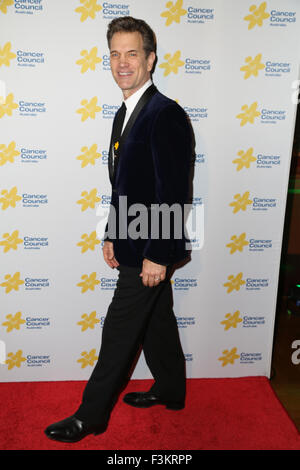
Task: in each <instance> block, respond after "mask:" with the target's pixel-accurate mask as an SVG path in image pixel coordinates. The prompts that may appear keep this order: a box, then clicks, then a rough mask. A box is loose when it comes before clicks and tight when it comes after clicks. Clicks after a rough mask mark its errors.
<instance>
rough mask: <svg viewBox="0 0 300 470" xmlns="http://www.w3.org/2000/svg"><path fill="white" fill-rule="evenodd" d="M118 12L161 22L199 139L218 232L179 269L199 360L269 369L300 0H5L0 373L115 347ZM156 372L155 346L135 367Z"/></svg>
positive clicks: (37, 373)
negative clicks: (110, 341) (106, 252)
mask: <svg viewBox="0 0 300 470" xmlns="http://www.w3.org/2000/svg"><path fill="white" fill-rule="evenodd" d="M120 15H131V16H134V17H138V18H143V19H145V20H146V21H147V22H148V23H149V24H150V25H151V26H152V28H153V29H154V31H155V32H156V34H157V38H158V64H157V68H156V71H155V74H154V83H155V84H156V85H157V87H158V88H159V90H160V91H161V92H162V93H164V94H166V95H167V96H169V97H171V98H172V99H175V100H178V102H179V104H180V105H181V106H183V107H184V108H185V110H186V112H187V113H188V114H189V116H190V118H191V121H192V124H193V128H194V132H195V137H196V163H195V177H194V204H195V205H200V206H201V207H202V208H203V209H204V215H205V217H204V221H205V223H204V243H203V246H202V244H201V242H199V246H200V247H201V246H202V247H201V249H197V241H196V243H195V250H194V251H193V255H192V262H190V263H189V264H187V265H186V266H184V267H183V268H181V269H180V270H177V271H176V272H175V274H174V276H173V278H172V282H173V288H174V310H175V314H176V317H177V321H178V326H179V332H180V337H181V340H182V345H183V349H184V353H185V356H186V365H187V375H188V377H237V376H254V375H265V376H269V373H270V362H271V352H272V339H273V326H274V317H275V306H276V294H277V284H278V271H279V262H280V252H281V243H282V231H283V223H284V213H285V204H286V194H287V184H288V174H289V166H290V156H291V146H292V139H293V131H294V124H295V110H296V102H295V99H294V100H293V99H292V93H293V89H292V86H294V85H295V80H297V79H298V78H299V77H298V73H299V48H300V43H299V36H300V4H299V1H298V0H284V1H283V0H269V1H267V2H259V3H257V4H253V3H252V0H226V1H225V0H213V1H208V0H183V1H177V2H175V1H174V2H166V0H153V1H151V2H149V1H146V0H129V1H128V2H126V3H118V2H111V3H109V2H101V0H80V1H79V0H64V1H59V0H22V1H18V0H15V1H14V0H0V74H1V77H0V79H1V82H0V96H1V98H0V99H1V104H0V206H1V209H0V213H1V222H0V224H1V225H0V227H1V230H0V250H1V251H0V256H1V258H0V302H1V303H0V339H1V343H0V346H1V347H0V351H1V352H0V356H1V357H0V359H1V361H2V364H1V365H0V375H1V381H7V382H9V381H37V380H41V381H43V380H85V379H87V378H88V377H89V376H90V374H91V371H92V368H93V366H94V364H95V360H96V357H97V355H98V352H99V346H100V341H101V331H102V330H101V328H102V325H103V320H104V317H105V314H106V310H107V307H108V305H109V302H110V300H111V297H112V293H113V288H114V286H115V282H116V278H117V273H116V272H115V271H113V270H110V268H108V267H107V266H106V265H105V264H104V261H103V260H102V252H101V244H100V241H99V240H98V239H97V237H96V233H95V231H96V228H97V224H98V222H99V216H98V215H97V208H98V207H100V208H104V207H106V208H107V207H108V205H109V200H110V184H109V179H108V170H107V150H108V145H109V139H110V131H111V125H112V119H113V116H114V113H115V111H116V110H117V109H118V107H119V105H120V103H121V99H122V97H121V93H120V90H119V89H118V88H117V86H116V85H115V83H114V81H113V79H112V77H111V73H110V68H109V60H108V49H107V44H106V29H107V24H108V22H109V21H110V20H111V19H112V18H114V17H116V16H120ZM293 84H294V85H293ZM294 93H295V92H294ZM293 101H294V102H293ZM199 246H198V248H199ZM5 352H6V354H5ZM150 377H151V376H150V373H149V371H148V369H147V367H146V365H145V362H144V358H143V355H142V356H141V357H140V359H139V362H138V364H137V367H136V369H135V372H134V375H133V378H150Z"/></svg>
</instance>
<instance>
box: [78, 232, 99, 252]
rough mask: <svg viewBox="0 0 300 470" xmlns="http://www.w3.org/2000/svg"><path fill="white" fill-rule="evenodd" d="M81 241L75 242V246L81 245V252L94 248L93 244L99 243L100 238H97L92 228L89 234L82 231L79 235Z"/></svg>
mask: <svg viewBox="0 0 300 470" xmlns="http://www.w3.org/2000/svg"><path fill="white" fill-rule="evenodd" d="M81 239H82V241H81V242H79V243H77V246H81V253H85V252H86V251H88V250H92V251H94V250H95V246H96V245H99V244H100V240H98V238H97V233H96V230H94V231H93V232H92V233H91V234H90V235H88V234H87V233H84V234H83V235H82V236H81Z"/></svg>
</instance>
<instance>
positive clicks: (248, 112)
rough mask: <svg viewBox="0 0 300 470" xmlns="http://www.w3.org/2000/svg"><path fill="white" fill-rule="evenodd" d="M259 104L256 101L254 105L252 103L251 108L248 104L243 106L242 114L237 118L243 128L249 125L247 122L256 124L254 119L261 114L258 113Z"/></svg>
mask: <svg viewBox="0 0 300 470" xmlns="http://www.w3.org/2000/svg"><path fill="white" fill-rule="evenodd" d="M257 106H258V104H257V102H256V101H255V102H254V103H252V104H251V105H250V106H248V105H247V104H244V105H243V106H242V108H241V109H242V111H243V112H242V113H240V114H237V116H236V117H237V118H238V119H240V120H241V122H240V125H241V126H244V125H245V124H247V122H250V123H251V124H253V123H254V119H255V118H256V117H258V116H260V112H259V111H257Z"/></svg>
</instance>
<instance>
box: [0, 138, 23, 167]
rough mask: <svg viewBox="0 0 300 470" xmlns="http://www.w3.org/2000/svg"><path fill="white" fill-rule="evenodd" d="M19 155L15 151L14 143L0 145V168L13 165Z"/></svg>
mask: <svg viewBox="0 0 300 470" xmlns="http://www.w3.org/2000/svg"><path fill="white" fill-rule="evenodd" d="M20 154H21V153H20V152H19V151H18V150H17V149H16V142H14V141H12V142H10V143H9V144H8V145H7V146H6V145H5V144H0V166H3V165H5V164H6V163H14V162H15V158H16V157H18V156H19V155H20Z"/></svg>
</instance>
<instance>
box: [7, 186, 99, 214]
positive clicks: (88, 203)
mask: <svg viewBox="0 0 300 470" xmlns="http://www.w3.org/2000/svg"><path fill="white" fill-rule="evenodd" d="M81 196H82V199H79V200H78V201H77V204H81V210H82V211H86V210H87V209H88V208H90V209H95V204H96V203H97V202H99V201H101V198H100V197H98V196H97V189H96V188H94V189H91V191H90V192H88V191H82V193H81ZM0 201H1V199H0Z"/></svg>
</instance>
